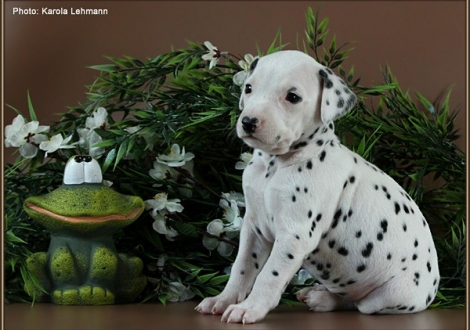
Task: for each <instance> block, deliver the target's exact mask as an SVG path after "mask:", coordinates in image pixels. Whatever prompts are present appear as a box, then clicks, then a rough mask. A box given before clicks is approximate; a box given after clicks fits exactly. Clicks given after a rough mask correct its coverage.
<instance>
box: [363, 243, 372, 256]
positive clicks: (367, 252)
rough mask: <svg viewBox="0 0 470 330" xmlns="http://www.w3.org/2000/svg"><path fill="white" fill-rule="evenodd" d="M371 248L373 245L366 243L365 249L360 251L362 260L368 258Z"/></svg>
mask: <svg viewBox="0 0 470 330" xmlns="http://www.w3.org/2000/svg"><path fill="white" fill-rule="evenodd" d="M373 248H374V244H372V242H369V243H367V245H366V247H365V248H364V249H363V250H362V256H363V257H364V258H369V257H370V255H371V253H372V249H373Z"/></svg>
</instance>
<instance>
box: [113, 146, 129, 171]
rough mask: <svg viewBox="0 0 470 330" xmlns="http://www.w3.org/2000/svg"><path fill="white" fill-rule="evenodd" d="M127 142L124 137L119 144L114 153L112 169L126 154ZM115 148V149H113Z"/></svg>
mask: <svg viewBox="0 0 470 330" xmlns="http://www.w3.org/2000/svg"><path fill="white" fill-rule="evenodd" d="M128 144H129V139H125V140H124V141H123V142H122V143H121V145H120V146H119V150H118V152H117V154H116V159H115V161H114V167H113V170H115V169H116V167H117V166H118V164H119V162H120V161H121V159H122V157H123V156H125V155H126V152H127V145H128ZM114 150H115V149H114Z"/></svg>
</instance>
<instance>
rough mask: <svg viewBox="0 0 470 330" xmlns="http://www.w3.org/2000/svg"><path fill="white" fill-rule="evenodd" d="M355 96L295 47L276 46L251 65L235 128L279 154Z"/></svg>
mask: <svg viewBox="0 0 470 330" xmlns="http://www.w3.org/2000/svg"><path fill="white" fill-rule="evenodd" d="M355 102H356V97H355V95H354V94H353V93H352V92H351V90H350V89H349V88H348V87H347V86H346V84H345V83H344V82H343V80H342V79H341V78H339V77H337V76H335V75H334V74H333V73H332V71H331V70H330V69H328V68H326V67H325V66H323V65H321V64H319V63H318V62H316V61H315V60H314V59H313V58H312V57H310V56H308V55H307V54H305V53H302V52H300V51H292V50H286V51H280V52H277V53H273V54H270V55H266V56H264V57H262V58H260V59H259V60H257V61H256V62H253V64H252V65H251V68H250V73H249V75H248V77H247V78H246V80H245V82H244V85H243V86H242V94H241V97H240V103H239V105H240V110H242V112H241V114H240V117H239V119H238V122H237V134H238V136H239V137H240V138H241V139H243V141H244V142H245V143H246V144H247V145H249V146H250V147H253V148H257V149H261V150H263V151H265V152H267V153H269V154H272V155H282V154H285V153H287V152H289V151H290V150H291V147H292V146H293V145H295V144H296V143H298V142H299V141H300V140H301V138H302V137H303V136H306V135H310V134H311V132H313V131H314V130H315V128H316V127H318V126H319V125H322V123H323V124H326V123H328V122H331V121H333V120H334V119H336V118H338V117H340V116H342V115H343V114H345V113H346V112H347V111H349V110H350V109H351V108H352V107H353V106H354V104H355Z"/></svg>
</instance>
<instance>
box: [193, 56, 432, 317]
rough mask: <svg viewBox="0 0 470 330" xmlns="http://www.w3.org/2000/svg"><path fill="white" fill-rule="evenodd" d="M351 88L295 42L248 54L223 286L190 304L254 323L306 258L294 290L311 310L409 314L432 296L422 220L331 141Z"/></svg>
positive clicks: (393, 188) (398, 191)
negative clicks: (239, 206) (244, 158)
mask: <svg viewBox="0 0 470 330" xmlns="http://www.w3.org/2000/svg"><path fill="white" fill-rule="evenodd" d="M355 102H356V97H355V96H354V94H353V93H352V92H351V90H350V89H349V88H348V87H347V86H346V84H345V83H344V82H343V81H342V80H341V79H340V78H339V77H337V76H336V75H334V74H333V72H332V71H331V70H330V69H328V68H326V67H324V66H322V65H321V64H319V63H318V62H316V61H315V60H314V59H313V58H311V57H310V56H308V55H306V54H304V53H301V52H298V51H280V52H277V53H274V54H270V55H267V56H264V57H262V58H261V59H259V61H257V62H255V63H254V64H253V65H252V67H251V71H250V74H249V76H248V77H247V79H246V81H245V83H244V86H243V92H242V95H241V98H240V109H241V110H242V112H241V115H240V118H239V120H238V123H237V134H238V136H239V137H240V138H241V139H243V141H244V142H245V143H246V144H247V145H249V146H250V147H253V148H254V149H255V150H254V154H253V158H252V160H251V162H250V164H249V165H248V166H247V168H246V169H245V171H244V173H243V190H244V194H245V199H246V214H245V217H244V220H243V225H242V229H241V233H240V248H239V251H238V255H237V257H236V260H235V263H234V265H233V267H232V272H231V276H230V279H229V281H228V283H227V285H226V287H225V289H224V290H223V291H222V292H221V293H220V294H219V295H218V296H216V297H210V298H206V299H204V300H203V301H202V302H201V303H200V304H199V305H198V306H197V307H196V310H197V311H199V312H201V313H205V314H222V320H223V321H226V322H242V323H253V322H257V321H260V320H262V319H263V318H264V317H265V316H266V314H267V313H268V312H269V311H270V310H272V309H273V308H275V307H276V306H277V305H278V303H279V300H280V297H281V294H282V293H283V291H284V289H285V287H286V286H287V284H288V283H289V281H290V280H291V278H292V276H293V275H294V274H295V273H296V272H297V271H298V270H299V268H301V267H304V268H305V269H306V270H307V271H309V272H310V273H311V274H312V275H313V276H314V277H315V278H316V280H317V281H318V284H317V285H314V286H313V287H310V288H306V289H303V290H301V291H300V292H298V293H297V297H298V299H299V300H301V301H303V302H305V303H306V304H307V305H308V306H309V307H310V308H311V309H312V310H314V311H331V310H336V309H358V310H359V311H360V312H362V313H367V314H370V313H414V312H418V311H421V310H424V309H425V308H427V306H429V304H430V303H431V302H432V300H433V299H434V297H435V295H436V292H437V288H438V283H439V270H438V263H437V254H436V250H435V247H434V243H433V240H432V236H431V232H430V230H429V226H428V224H427V222H426V220H425V219H424V217H423V215H422V213H421V212H420V210H419V208H418V206H417V205H416V204H415V202H414V201H413V200H412V199H411V198H410V197H409V195H408V194H407V193H406V192H405V191H404V190H403V189H402V188H401V187H400V186H399V185H398V184H397V183H396V182H395V181H394V180H393V179H392V178H390V177H389V176H388V175H386V174H385V173H384V172H382V171H381V170H379V169H378V168H377V167H376V166H374V165H372V164H370V163H369V162H367V161H365V160H364V159H363V158H362V157H360V156H359V155H357V154H355V153H354V152H352V151H350V150H349V149H347V148H346V147H345V146H343V145H341V143H340V142H339V140H338V138H337V137H336V136H335V134H334V125H333V120H334V119H336V118H338V117H339V116H341V115H343V114H344V113H346V112H347V111H348V110H350V109H351V108H352V107H353V105H354V104H355Z"/></svg>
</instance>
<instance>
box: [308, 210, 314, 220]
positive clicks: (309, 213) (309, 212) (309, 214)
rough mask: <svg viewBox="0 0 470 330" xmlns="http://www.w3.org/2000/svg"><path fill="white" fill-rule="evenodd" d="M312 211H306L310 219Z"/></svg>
mask: <svg viewBox="0 0 470 330" xmlns="http://www.w3.org/2000/svg"><path fill="white" fill-rule="evenodd" d="M312 214H313V213H312V210H308V218H309V219H310V218H311V217H312Z"/></svg>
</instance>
